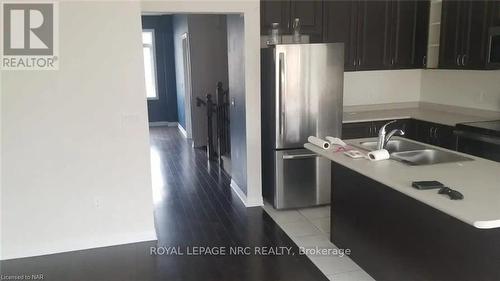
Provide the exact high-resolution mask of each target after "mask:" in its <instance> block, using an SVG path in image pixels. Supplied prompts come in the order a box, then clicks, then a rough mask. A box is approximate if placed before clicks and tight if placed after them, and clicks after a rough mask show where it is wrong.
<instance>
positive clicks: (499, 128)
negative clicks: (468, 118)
mask: <svg viewBox="0 0 500 281" xmlns="http://www.w3.org/2000/svg"><path fill="white" fill-rule="evenodd" d="M457 129H460V130H464V131H469V132H474V133H478V134H482V135H490V136H497V137H500V120H492V121H480V122H468V123H461V124H457Z"/></svg>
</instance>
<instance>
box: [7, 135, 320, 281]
mask: <svg viewBox="0 0 500 281" xmlns="http://www.w3.org/2000/svg"><path fill="white" fill-rule="evenodd" d="M151 158H152V170H153V173H152V174H153V195H154V202H155V214H154V216H155V222H156V230H157V234H158V241H154V242H144V243H135V244H127V245H121V246H114V247H106V248H98V249H92V250H84V251H76V252H68V253H61V254H54V255H47V256H41V257H33V258H25V259H16V260H8V261H3V262H1V263H0V272H1V274H3V275H21V274H43V276H44V278H43V280H45V281H47V280H49V281H53V280H54V281H59V280H64V281H66V280H75V281H87V280H89V281H90V280H91V281H100V280H103V281H104V280H105V281H114V280H117V281H118V280H119V281H127V280H135V281H142V280H144V281H149V280H169V281H170V280H203V281H206V280H217V281H221V280H256V281H267V280H269V281H278V280H287V281H288V280H301V281H309V280H311V281H312V280H327V278H326V277H324V275H323V274H322V273H321V272H320V271H319V270H318V269H317V268H316V267H315V266H314V264H313V263H312V262H310V260H309V259H308V258H307V257H305V256H301V255H298V254H296V255H283V256H262V255H254V254H252V255H240V256H234V255H228V256H188V255H187V253H186V252H185V249H186V247H194V246H224V247H228V248H229V247H237V246H241V247H251V249H252V251H253V249H254V248H253V247H261V246H273V247H293V250H292V251H293V252H295V253H298V249H297V248H296V245H295V244H294V243H293V242H292V241H291V240H290V238H289V237H288V236H287V235H286V234H285V233H284V232H283V231H282V230H281V229H280V228H279V226H278V225H277V224H276V223H274V221H273V220H272V219H271V218H270V217H269V216H268V215H267V214H266V213H265V211H264V210H263V209H262V208H260V207H255V208H245V207H244V205H243V204H242V203H241V201H240V200H239V199H238V198H237V197H236V194H234V193H233V192H231V188H230V186H229V184H230V178H229V176H228V175H227V174H226V173H225V172H224V171H222V170H221V169H219V167H218V165H217V164H216V163H214V162H208V161H207V157H206V155H205V152H204V151H202V150H198V149H193V148H192V147H191V144H190V143H189V142H188V141H187V140H185V139H184V138H183V137H182V136H181V135H180V133H179V132H178V130H177V128H166V127H157V128H151ZM144 188H150V187H144ZM157 246H174V247H177V246H178V247H180V249H181V250H183V251H184V252H185V255H183V256H179V255H150V247H157Z"/></svg>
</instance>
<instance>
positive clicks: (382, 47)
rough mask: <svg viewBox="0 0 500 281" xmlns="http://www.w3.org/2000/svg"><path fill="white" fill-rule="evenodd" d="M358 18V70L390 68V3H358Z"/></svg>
mask: <svg viewBox="0 0 500 281" xmlns="http://www.w3.org/2000/svg"><path fill="white" fill-rule="evenodd" d="M358 4H359V10H358V12H359V14H358V15H359V16H358V40H357V43H358V44H357V56H358V65H357V69H358V70H375V69H388V68H389V67H390V64H389V62H390V59H389V57H390V55H389V53H390V48H389V44H390V42H389V41H390V40H389V36H390V34H389V33H390V32H389V31H390V27H389V21H390V1H360V2H359V3H358Z"/></svg>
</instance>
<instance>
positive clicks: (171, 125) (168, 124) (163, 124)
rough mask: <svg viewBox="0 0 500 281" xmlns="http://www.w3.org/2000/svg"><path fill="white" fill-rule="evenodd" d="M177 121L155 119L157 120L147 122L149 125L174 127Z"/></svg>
mask: <svg viewBox="0 0 500 281" xmlns="http://www.w3.org/2000/svg"><path fill="white" fill-rule="evenodd" d="M177 124H178V123H177V122H168V121H157V122H149V127H163V126H168V127H175V126H177Z"/></svg>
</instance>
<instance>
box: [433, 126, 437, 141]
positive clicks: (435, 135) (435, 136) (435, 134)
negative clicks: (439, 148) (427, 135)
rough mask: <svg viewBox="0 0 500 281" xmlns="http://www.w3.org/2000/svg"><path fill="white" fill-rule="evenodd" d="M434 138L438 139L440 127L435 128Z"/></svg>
mask: <svg viewBox="0 0 500 281" xmlns="http://www.w3.org/2000/svg"><path fill="white" fill-rule="evenodd" d="M434 138H435V139H436V140H437V138H438V128H434Z"/></svg>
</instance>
